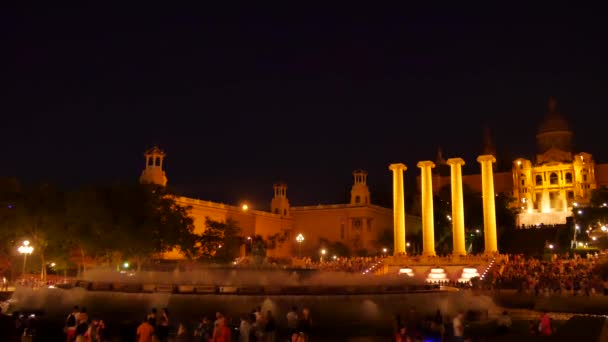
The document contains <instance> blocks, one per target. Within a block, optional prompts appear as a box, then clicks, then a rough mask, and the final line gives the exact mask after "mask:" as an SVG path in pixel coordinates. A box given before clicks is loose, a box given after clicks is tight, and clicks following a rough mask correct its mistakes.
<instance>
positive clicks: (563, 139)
mask: <svg viewBox="0 0 608 342" xmlns="http://www.w3.org/2000/svg"><path fill="white" fill-rule="evenodd" d="M547 107H548V108H547V115H546V116H545V119H544V120H543V122H542V123H541V124H540V127H539V129H538V134H537V135H536V140H537V143H538V149H539V151H538V152H539V153H545V152H547V151H548V150H550V149H552V148H553V149H558V150H561V151H564V152H571V150H572V131H571V130H570V125H568V122H567V121H566V119H564V117H563V116H562V115H561V114H560V113H559V112H558V111H557V102H556V101H555V98H553V97H551V98H549V103H548V106H547Z"/></svg>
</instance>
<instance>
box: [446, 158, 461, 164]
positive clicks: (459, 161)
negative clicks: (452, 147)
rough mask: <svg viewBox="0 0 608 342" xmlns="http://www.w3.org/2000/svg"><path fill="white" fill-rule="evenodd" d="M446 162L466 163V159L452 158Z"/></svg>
mask: <svg viewBox="0 0 608 342" xmlns="http://www.w3.org/2000/svg"><path fill="white" fill-rule="evenodd" d="M446 163H448V165H464V160H463V159H462V158H450V159H448V160H447V161H446Z"/></svg>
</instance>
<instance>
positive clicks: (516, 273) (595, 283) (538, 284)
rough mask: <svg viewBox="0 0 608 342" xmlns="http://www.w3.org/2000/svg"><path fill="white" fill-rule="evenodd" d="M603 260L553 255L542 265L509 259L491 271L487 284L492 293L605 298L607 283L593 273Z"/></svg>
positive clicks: (531, 260)
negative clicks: (494, 291) (513, 292)
mask: <svg viewBox="0 0 608 342" xmlns="http://www.w3.org/2000/svg"><path fill="white" fill-rule="evenodd" d="M604 258H605V256H601V255H598V254H588V256H587V257H581V256H580V255H578V254H575V255H574V256H558V255H553V256H552V258H551V260H550V261H549V260H547V261H543V260H539V259H535V258H528V257H524V256H522V255H515V256H510V257H508V258H503V259H502V260H501V261H499V262H497V263H496V264H495V265H494V267H492V269H491V270H490V272H489V276H488V278H487V279H488V280H487V282H488V283H489V284H490V286H491V288H493V289H498V290H500V289H516V290H518V291H519V292H521V293H529V294H535V295H585V296H592V295H608V279H602V277H601V275H600V274H598V272H594V268H595V267H596V266H597V265H598V263H599V262H600V261H601V260H603V259H604Z"/></svg>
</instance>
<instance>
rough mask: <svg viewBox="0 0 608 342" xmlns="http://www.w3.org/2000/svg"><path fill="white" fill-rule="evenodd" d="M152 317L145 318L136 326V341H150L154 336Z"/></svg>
mask: <svg viewBox="0 0 608 342" xmlns="http://www.w3.org/2000/svg"><path fill="white" fill-rule="evenodd" d="M153 323H155V320H154V319H153V318H148V319H146V320H145V321H144V322H143V323H142V324H140V325H139V326H138V327H137V342H152V341H153V338H154V326H153V325H152V324H153Z"/></svg>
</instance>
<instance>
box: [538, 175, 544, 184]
mask: <svg viewBox="0 0 608 342" xmlns="http://www.w3.org/2000/svg"><path fill="white" fill-rule="evenodd" d="M536 185H543V176H541V175H536Z"/></svg>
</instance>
